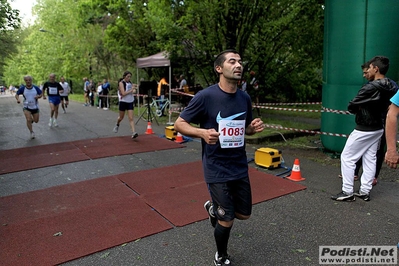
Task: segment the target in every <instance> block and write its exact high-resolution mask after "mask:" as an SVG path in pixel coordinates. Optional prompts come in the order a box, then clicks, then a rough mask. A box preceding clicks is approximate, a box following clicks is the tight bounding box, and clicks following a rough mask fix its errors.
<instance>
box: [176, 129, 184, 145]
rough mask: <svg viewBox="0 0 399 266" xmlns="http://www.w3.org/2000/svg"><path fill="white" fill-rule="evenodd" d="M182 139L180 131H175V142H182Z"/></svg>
mask: <svg viewBox="0 0 399 266" xmlns="http://www.w3.org/2000/svg"><path fill="white" fill-rule="evenodd" d="M183 141H184V140H183V135H182V134H180V132H177V136H176V139H175V142H176V143H182V142H183Z"/></svg>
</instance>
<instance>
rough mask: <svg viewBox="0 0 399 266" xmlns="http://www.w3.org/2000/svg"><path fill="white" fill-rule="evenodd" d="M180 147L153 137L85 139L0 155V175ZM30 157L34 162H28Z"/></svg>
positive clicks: (6, 152)
mask: <svg viewBox="0 0 399 266" xmlns="http://www.w3.org/2000/svg"><path fill="white" fill-rule="evenodd" d="M182 147H184V145H181V144H178V143H175V142H173V141H170V140H167V139H163V138H160V137H158V136H155V135H144V134H143V135H140V136H139V137H138V138H136V139H131V137H130V136H122V137H110V138H97V139H86V140H79V141H73V142H63V143H54V144H47V145H39V146H35V147H27V148H19V149H13V150H2V151H0V162H1V164H0V175H1V174H6V173H13V172H19V171H26V170H31V169H37V168H42V167H48V166H54V165H59V164H66V163H72V162H79V161H84V160H90V159H99V158H105V157H110V156H120V155H127V154H136V153H142V152H151V151H159V150H167V149H176V148H182ZM33 155H34V159H33V158H32V157H33Z"/></svg>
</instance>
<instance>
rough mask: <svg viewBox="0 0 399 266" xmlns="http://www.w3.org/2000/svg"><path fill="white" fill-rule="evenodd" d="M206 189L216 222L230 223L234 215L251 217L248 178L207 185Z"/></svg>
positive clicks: (250, 196)
mask: <svg viewBox="0 0 399 266" xmlns="http://www.w3.org/2000/svg"><path fill="white" fill-rule="evenodd" d="M208 188H209V192H210V194H211V197H212V202H213V210H214V212H215V214H216V217H217V218H218V220H221V221H232V220H234V218H235V213H239V214H241V215H246V216H249V215H251V212H252V195H251V184H250V182H249V177H246V178H242V179H238V180H233V181H228V182H226V183H212V184H208Z"/></svg>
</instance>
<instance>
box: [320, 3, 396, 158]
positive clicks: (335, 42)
mask: <svg viewBox="0 0 399 266" xmlns="http://www.w3.org/2000/svg"><path fill="white" fill-rule="evenodd" d="M324 15H325V17H324V48H323V50H324V54H323V92H322V104H323V107H324V108H326V109H327V110H337V111H347V107H348V102H349V101H350V100H351V99H353V97H355V95H356V94H357V92H358V90H359V89H360V88H361V86H362V84H364V83H365V82H367V81H366V80H365V79H363V77H362V69H361V65H362V64H363V63H364V62H366V61H368V60H370V59H371V58H372V57H374V56H376V55H384V56H387V57H388V58H389V59H390V69H389V71H388V73H387V76H388V77H390V78H391V79H393V80H395V81H398V79H399V26H398V25H399V1H398V0H383V1H381V0H350V1H348V0H326V1H325V6H324ZM354 127H355V122H354V116H353V115H347V114H340V113H339V112H331V111H329V112H328V111H327V112H323V113H322V115H321V131H322V132H324V133H325V134H326V135H321V141H322V144H323V146H324V147H325V148H326V149H328V150H330V151H335V152H341V151H342V149H343V147H344V145H345V142H346V139H347V138H346V137H342V136H343V135H349V134H350V132H351V131H352V130H353V129H354ZM327 134H328V135H327ZM335 134H337V135H339V136H336V135H335Z"/></svg>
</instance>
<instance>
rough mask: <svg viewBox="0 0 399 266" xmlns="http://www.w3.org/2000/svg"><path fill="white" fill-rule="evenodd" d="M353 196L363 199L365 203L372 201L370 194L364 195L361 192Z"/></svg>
mask: <svg viewBox="0 0 399 266" xmlns="http://www.w3.org/2000/svg"><path fill="white" fill-rule="evenodd" d="M353 195H355V196H356V197H359V198H361V199H362V200H364V201H370V194H367V193H363V192H362V191H361V190H359V191H356V192H355V193H353Z"/></svg>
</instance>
